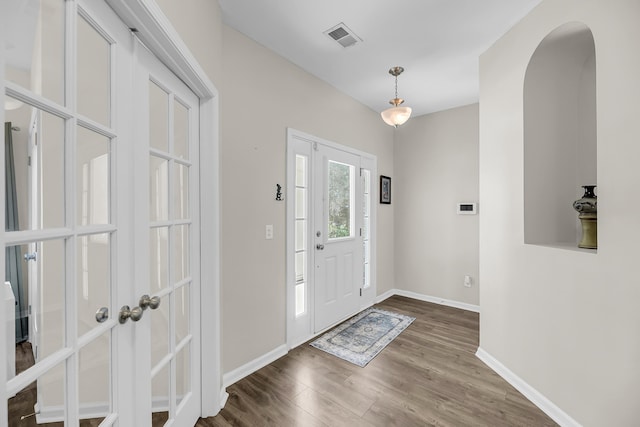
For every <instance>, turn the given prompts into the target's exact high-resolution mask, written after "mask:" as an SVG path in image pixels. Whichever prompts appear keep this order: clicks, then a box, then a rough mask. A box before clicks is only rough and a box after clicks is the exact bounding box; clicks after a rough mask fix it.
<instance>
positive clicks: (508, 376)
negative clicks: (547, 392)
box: [476, 347, 582, 427]
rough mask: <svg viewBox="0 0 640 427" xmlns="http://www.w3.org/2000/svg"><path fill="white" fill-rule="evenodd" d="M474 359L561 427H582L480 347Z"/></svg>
mask: <svg viewBox="0 0 640 427" xmlns="http://www.w3.org/2000/svg"><path fill="white" fill-rule="evenodd" d="M476 357H477V358H478V359H480V360H482V361H483V362H484V363H485V364H486V365H487V366H488V367H490V368H491V369H493V370H494V371H495V373H497V374H498V375H500V376H501V377H502V378H503V379H504V380H505V381H506V382H508V383H509V384H511V385H512V386H513V387H514V388H515V389H516V390H518V391H519V392H520V393H522V394H523V395H524V397H526V398H527V399H529V400H530V401H531V403H533V404H534V405H536V406H537V407H538V408H540V410H541V411H542V412H544V413H545V414H547V415H548V416H549V417H550V418H551V419H552V420H554V421H555V422H557V423H558V424H560V425H561V426H563V427H582V426H581V424H580V423H579V422H577V421H576V420H574V419H573V418H571V417H570V416H569V415H568V414H567V413H566V412H564V411H563V410H562V409H560V408H559V407H558V406H556V405H555V404H554V403H553V402H552V401H550V400H549V399H547V398H546V397H544V395H542V393H540V392H539V391H538V390H536V389H535V388H533V387H531V386H530V385H529V384H527V383H526V382H525V381H524V380H523V379H522V378H520V377H519V376H517V375H516V374H514V373H513V372H512V371H511V370H509V368H507V367H506V366H504V365H503V364H502V363H500V361H498V360H497V359H496V358H494V357H493V356H491V355H490V354H489V353H487V352H486V351H485V350H483V349H482V348H481V347H478V351H477V352H476Z"/></svg>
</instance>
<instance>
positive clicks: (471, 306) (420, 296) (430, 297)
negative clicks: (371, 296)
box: [376, 289, 480, 313]
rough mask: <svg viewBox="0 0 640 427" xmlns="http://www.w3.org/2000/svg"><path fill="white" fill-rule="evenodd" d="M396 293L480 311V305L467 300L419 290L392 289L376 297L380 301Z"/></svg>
mask: <svg viewBox="0 0 640 427" xmlns="http://www.w3.org/2000/svg"><path fill="white" fill-rule="evenodd" d="M394 295H399V296H401V297H407V298H413V299H417V300H420V301H426V302H431V303H434V304H440V305H446V306H447V307H453V308H459V309H461V310H467V311H473V312H474V313H480V306H479V305H473V304H467V303H466V302H460V301H453V300H450V299H446V298H440V297H432V296H430V295H423V294H419V293H417V292H411V291H405V290H402V289H391V290H390V291H387V292H385V293H383V294H382V295H379V296H378V298H376V303H380V302H382V301H384V300H386V299H387V298H389V297H392V296H394Z"/></svg>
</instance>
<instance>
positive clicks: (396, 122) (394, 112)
mask: <svg viewBox="0 0 640 427" xmlns="http://www.w3.org/2000/svg"><path fill="white" fill-rule="evenodd" d="M380 115H381V116H382V120H384V122H385V123H386V124H388V125H389V126H394V127H398V126H400V125H402V124H404V123H405V122H406V121H407V120H409V117H411V107H391V108H388V109H386V110H384V111H383V112H382V113H380Z"/></svg>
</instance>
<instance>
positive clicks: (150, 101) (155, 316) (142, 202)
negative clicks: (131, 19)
mask: <svg viewBox="0 0 640 427" xmlns="http://www.w3.org/2000/svg"><path fill="white" fill-rule="evenodd" d="M136 63H137V72H136V81H135V83H136V84H135V87H136V91H137V96H136V98H137V99H139V100H144V102H143V103H142V104H141V105H140V109H139V110H138V114H136V115H135V117H136V122H140V123H145V124H148V125H146V126H141V127H139V128H138V129H139V131H140V133H139V134H138V136H139V140H140V141H146V142H147V143H146V144H138V145H137V147H136V152H135V155H134V158H135V159H137V160H138V164H137V165H136V167H135V168H136V171H137V176H136V178H135V180H134V182H135V183H136V185H135V188H136V195H137V194H142V195H144V196H145V197H136V200H135V201H134V206H135V212H136V215H135V222H136V227H135V236H136V243H137V244H139V245H140V248H141V250H140V251H136V252H137V255H138V256H137V257H136V259H137V262H139V263H140V265H141V266H148V268H140V269H137V270H136V276H137V278H138V280H136V282H137V283H141V284H148V286H145V287H144V289H143V291H144V294H147V295H154V296H155V297H157V298H160V299H161V301H162V304H161V305H160V307H158V309H157V310H155V311H153V312H151V313H150V315H151V318H150V326H151V333H150V334H144V335H143V337H142V340H141V342H140V343H139V344H141V345H140V347H141V351H142V352H143V354H142V355H141V356H140V357H138V360H137V361H138V366H139V367H140V369H138V370H137V373H138V374H139V375H138V383H139V384H143V385H144V387H142V388H146V389H148V390H145V391H144V393H146V394H147V395H150V396H151V408H150V411H151V412H152V413H153V425H154V426H155V425H164V423H165V422H167V421H169V420H171V421H172V422H174V423H175V425H185V426H186V425H192V424H194V423H195V421H196V420H197V419H198V417H199V415H200V381H201V379H200V304H199V295H200V277H199V275H200V240H199V238H200V225H199V212H200V206H199V188H198V183H199V168H198V152H199V149H198V132H199V131H198V129H199V107H198V103H199V100H198V98H197V97H196V96H195V95H194V94H193V92H191V91H190V90H189V88H188V87H187V86H186V85H185V84H184V83H183V82H182V81H180V80H179V79H178V78H177V77H176V76H175V75H174V74H173V73H171V72H170V71H169V70H168V69H167V68H166V67H165V66H164V65H163V64H162V63H161V62H160V61H159V60H158V59H157V58H156V57H155V56H153V55H152V54H151V53H150V52H149V51H148V50H147V49H146V48H145V47H144V45H142V44H141V43H139V42H137V45H136ZM149 367H150V368H151V369H149ZM145 415H147V416H148V414H144V413H143V412H142V411H141V412H140V417H141V418H142V420H141V421H142V422H144V420H145Z"/></svg>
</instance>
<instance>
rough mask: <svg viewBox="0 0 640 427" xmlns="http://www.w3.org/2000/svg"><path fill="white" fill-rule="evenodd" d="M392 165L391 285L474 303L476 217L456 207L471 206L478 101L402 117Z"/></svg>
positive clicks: (475, 191)
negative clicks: (468, 278)
mask: <svg viewBox="0 0 640 427" xmlns="http://www.w3.org/2000/svg"><path fill="white" fill-rule="evenodd" d="M394 164H395V167H394V170H395V176H394V179H393V180H392V183H393V203H394V205H395V236H394V237H395V258H394V260H395V272H396V276H395V278H396V281H395V286H396V288H398V289H402V290H406V291H411V292H416V293H419V294H423V295H428V296H433V297H437V298H445V299H449V300H454V301H458V302H464V303H467V304H474V305H477V304H478V303H479V302H478V285H479V280H478V279H479V278H478V269H479V265H478V215H457V214H456V206H457V203H459V202H474V203H476V202H477V201H478V104H472V105H468V106H465V107H460V108H454V109H451V110H447V111H442V112H439V113H434V114H428V115H425V116H421V117H415V118H412V119H411V120H409V121H408V122H407V123H406V124H405V125H403V126H402V127H400V128H398V130H397V133H396V138H395V142H394ZM479 208H480V209H479V212H480V215H482V206H480V207H479ZM465 275H470V276H472V278H473V280H472V286H471V287H470V288H467V287H464V286H463V282H464V276H465Z"/></svg>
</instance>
